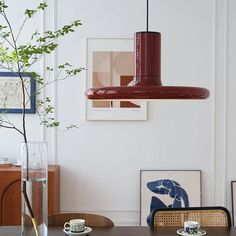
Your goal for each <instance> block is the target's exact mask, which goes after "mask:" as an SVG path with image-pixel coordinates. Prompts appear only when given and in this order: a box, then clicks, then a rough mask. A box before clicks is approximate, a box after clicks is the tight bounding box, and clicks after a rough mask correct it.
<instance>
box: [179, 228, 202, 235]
mask: <svg viewBox="0 0 236 236" xmlns="http://www.w3.org/2000/svg"><path fill="white" fill-rule="evenodd" d="M177 234H179V235H183V236H190V235H191V236H192V235H196V236H201V235H205V234H206V231H204V230H202V229H198V230H197V233H195V234H188V233H186V232H184V229H178V230H177Z"/></svg>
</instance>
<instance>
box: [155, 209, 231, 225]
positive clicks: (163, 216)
mask: <svg viewBox="0 0 236 236" xmlns="http://www.w3.org/2000/svg"><path fill="white" fill-rule="evenodd" d="M188 220H193V221H197V222H199V223H200V226H201V227H229V226H231V218H230V213H229V211H228V210H227V209H226V208H224V207H190V208H167V209H155V210H154V211H153V212H152V213H151V227H154V228H155V227H164V226H176V227H183V226H184V222H185V221H188Z"/></svg>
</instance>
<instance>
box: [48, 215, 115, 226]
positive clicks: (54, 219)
mask: <svg viewBox="0 0 236 236" xmlns="http://www.w3.org/2000/svg"><path fill="white" fill-rule="evenodd" d="M71 219H84V220H85V225H86V226H89V227H100V226H101V227H112V226H114V223H113V222H112V220H110V219H109V218H107V217H105V216H102V215H96V214H88V213H60V214H55V215H50V216H48V225H49V226H62V227H63V225H64V223H65V222H67V221H70V220H71Z"/></svg>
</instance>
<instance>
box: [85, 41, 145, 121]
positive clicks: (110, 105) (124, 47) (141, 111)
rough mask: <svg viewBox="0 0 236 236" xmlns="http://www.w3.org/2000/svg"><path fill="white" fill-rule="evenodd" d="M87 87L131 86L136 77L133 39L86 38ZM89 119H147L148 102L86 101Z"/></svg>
mask: <svg viewBox="0 0 236 236" xmlns="http://www.w3.org/2000/svg"><path fill="white" fill-rule="evenodd" d="M86 55H87V58H86V64H87V66H86V68H87V88H92V87H93V88H95V87H106V86H129V85H131V84H132V83H133V77H134V40H133V39H92V38H91V39H87V47H86ZM86 117H87V120H146V101H138V102H137V101H91V100H87V111H86Z"/></svg>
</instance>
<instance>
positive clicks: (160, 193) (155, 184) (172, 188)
mask: <svg viewBox="0 0 236 236" xmlns="http://www.w3.org/2000/svg"><path fill="white" fill-rule="evenodd" d="M140 193H141V197H140V224H141V226H146V225H148V224H149V223H150V214H151V212H152V211H153V210H154V209H157V208H180V207H200V206H201V171H200V170H141V171H140Z"/></svg>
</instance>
